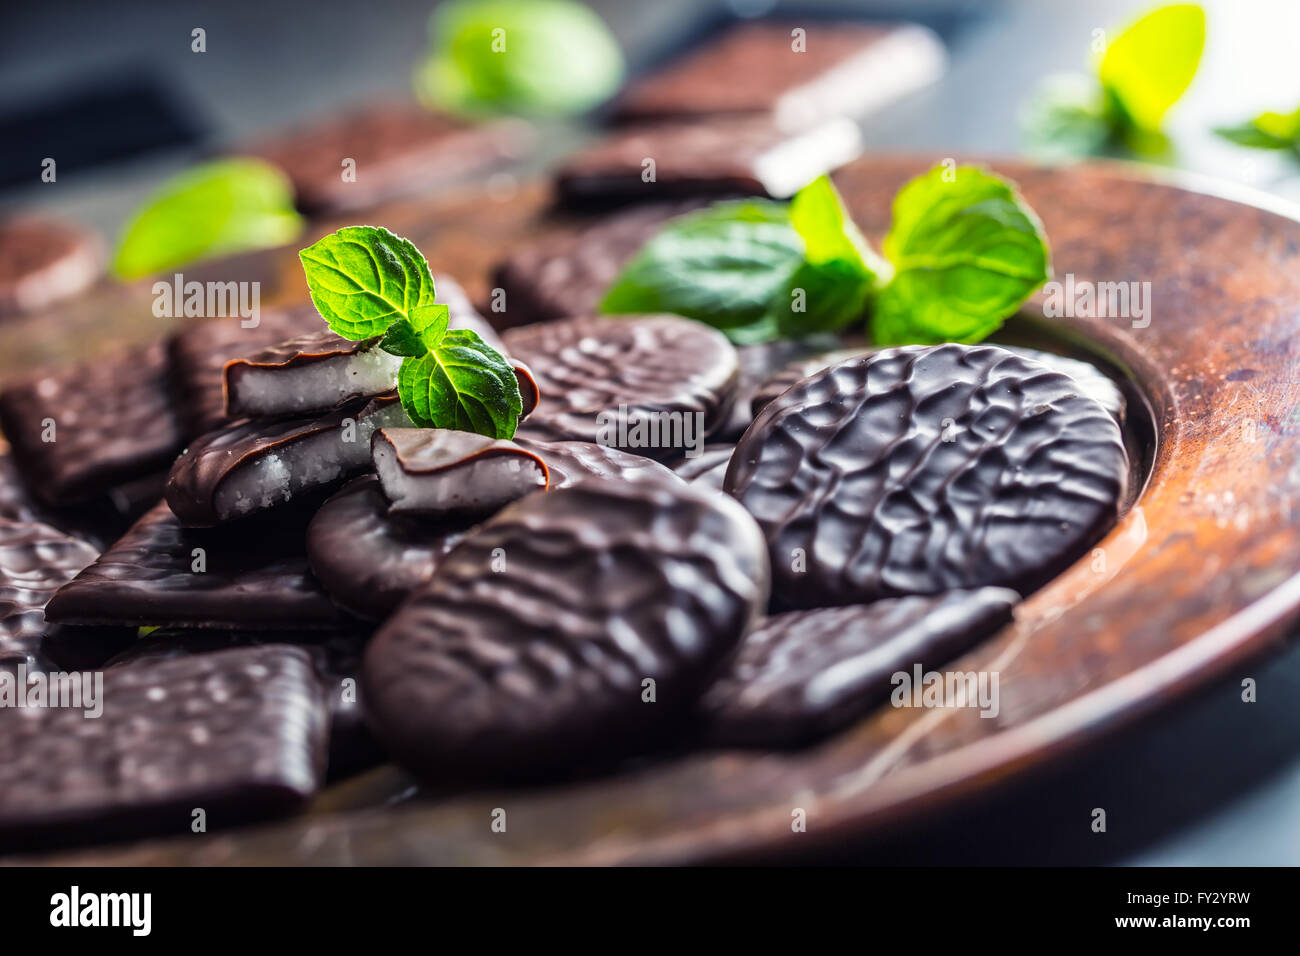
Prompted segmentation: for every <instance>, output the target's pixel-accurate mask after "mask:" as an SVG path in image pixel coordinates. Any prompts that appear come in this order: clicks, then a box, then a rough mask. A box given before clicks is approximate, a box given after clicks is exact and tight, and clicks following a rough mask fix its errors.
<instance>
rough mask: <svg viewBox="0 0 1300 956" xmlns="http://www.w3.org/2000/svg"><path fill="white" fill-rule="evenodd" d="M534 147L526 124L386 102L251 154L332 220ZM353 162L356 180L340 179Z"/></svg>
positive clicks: (298, 131) (315, 124)
mask: <svg viewBox="0 0 1300 956" xmlns="http://www.w3.org/2000/svg"><path fill="white" fill-rule="evenodd" d="M530 140H531V130H530V127H528V126H527V125H526V124H524V123H522V122H520V121H518V120H509V121H500V122H493V123H475V122H470V121H467V120H461V119H457V118H455V117H452V116H448V115H446V114H442V113H433V112H430V111H429V110H426V109H424V108H422V107H421V106H419V105H417V104H415V103H402V102H391V103H382V102H381V103H370V104H367V105H366V106H364V107H363V108H358V109H355V110H349V111H347V112H345V113H342V114H335V115H331V116H328V117H322V118H320V119H317V120H315V121H312V122H310V123H308V124H306V125H303V126H300V127H297V128H295V129H293V130H290V131H287V132H285V133H284V134H283V135H281V136H278V137H277V138H275V139H274V140H271V141H268V142H263V143H260V144H254V145H253V146H251V147H250V148H248V149H246V150H244V152H245V153H246V154H251V155H256V156H261V157H263V158H265V159H268V160H270V161H271V162H273V163H275V164H276V165H277V166H279V167H280V168H281V169H283V170H284V171H285V173H286V174H287V175H288V176H289V178H290V179H291V180H292V181H293V187H294V192H295V193H296V194H297V203H298V206H299V208H301V209H303V210H305V211H308V212H312V213H325V212H341V211H343V210H350V209H358V208H361V207H364V206H371V205H374V204H376V203H379V202H383V201H385V200H387V199H392V198H395V197H397V196H402V195H406V194H409V193H412V192H418V191H420V190H427V189H431V188H435V187H437V186H439V185H446V184H449V183H451V182H453V181H455V180H456V179H458V178H460V177H463V176H466V175H469V174H471V173H474V172H481V171H483V170H485V169H487V168H490V167H492V166H494V165H496V164H498V163H500V162H502V161H503V160H505V159H507V158H508V157H510V156H511V155H514V154H515V153H517V152H519V151H520V150H523V149H525V148H526V147H527V145H528V143H529V142H530ZM345 157H346V158H349V159H354V160H356V164H357V176H356V179H355V181H351V182H349V181H345V180H344V179H343V177H342V176H341V175H340V170H341V166H340V163H341V162H342V160H343V159H344V158H345Z"/></svg>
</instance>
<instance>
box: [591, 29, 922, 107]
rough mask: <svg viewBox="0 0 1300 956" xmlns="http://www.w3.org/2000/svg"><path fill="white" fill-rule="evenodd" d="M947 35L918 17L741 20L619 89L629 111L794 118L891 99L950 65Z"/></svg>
mask: <svg viewBox="0 0 1300 956" xmlns="http://www.w3.org/2000/svg"><path fill="white" fill-rule="evenodd" d="M943 64H944V53H943V46H942V44H940V42H939V40H938V39H937V38H936V37H935V36H934V34H933V33H931V32H930V31H929V30H926V29H925V28H923V27H919V26H914V25H911V24H902V25H896V26H894V25H891V26H882V25H871V24H864V23H852V22H833V21H819V20H800V21H798V22H790V23H782V22H774V21H758V22H750V23H739V24H737V25H735V26H733V27H731V28H730V29H729V30H728V31H727V32H726V33H724V34H723V35H722V36H720V37H716V38H712V39H710V40H708V41H706V42H705V43H704V44H703V45H701V46H700V47H699V48H697V49H695V50H692V51H690V52H688V53H686V54H685V55H683V56H681V57H679V58H677V59H676V60H674V61H672V62H670V63H668V64H667V65H665V66H664V67H662V68H661V69H659V70H656V71H654V72H653V73H651V74H649V75H648V76H646V77H643V78H642V79H640V80H637V81H635V82H633V83H632V84H631V85H630V86H629V88H628V90H627V91H626V92H625V93H624V94H623V96H622V97H620V99H619V102H618V104H617V107H616V110H615V115H616V117H617V118H618V119H621V120H641V121H644V120H655V119H670V118H675V119H692V118H703V117H714V116H718V115H723V114H756V113H762V114H770V115H772V116H774V117H775V118H776V119H777V120H778V121H779V122H781V123H782V124H784V125H786V126H789V127H794V126H800V125H814V124H817V123H820V122H822V121H824V120H825V119H826V118H828V117H833V116H856V115H861V114H864V113H867V112H868V111H870V110H872V109H876V108H878V107H881V106H884V105H885V104H887V103H889V102H891V101H893V100H895V99H897V98H898V97H900V96H903V95H905V94H906V93H909V92H911V91H912V90H914V89H917V88H919V87H921V86H923V85H925V84H926V83H929V82H931V81H933V80H934V79H936V78H937V77H938V76H939V75H940V74H941V73H942V72H943Z"/></svg>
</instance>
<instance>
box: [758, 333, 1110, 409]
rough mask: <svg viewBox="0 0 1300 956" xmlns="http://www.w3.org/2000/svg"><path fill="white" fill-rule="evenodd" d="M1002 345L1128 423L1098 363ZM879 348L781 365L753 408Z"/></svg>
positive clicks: (826, 354)
mask: <svg viewBox="0 0 1300 956" xmlns="http://www.w3.org/2000/svg"><path fill="white" fill-rule="evenodd" d="M1001 348H1004V349H1006V350H1007V351H1008V352H1014V353H1015V354H1016V355H1021V356H1024V357H1025V358H1028V359H1033V360H1034V361H1035V362H1038V363H1040V364H1041V365H1045V366H1047V367H1048V368H1050V369H1052V370H1053V371H1055V372H1061V373H1062V374H1064V375H1068V376H1070V378H1072V379H1074V381H1075V383H1076V384H1077V385H1078V386H1079V390H1080V394H1083V395H1087V396H1088V397H1089V398H1092V399H1096V400H1097V402H1098V403H1099V404H1100V405H1101V407H1102V408H1104V409H1106V411H1108V412H1110V414H1111V416H1112V417H1113V418H1114V419H1115V421H1117V422H1119V423H1120V424H1121V425H1123V424H1124V417H1125V414H1126V411H1127V404H1128V403H1127V402H1126V400H1125V398H1124V393H1123V392H1121V391H1120V389H1119V386H1118V385H1116V384H1115V383H1114V382H1113V381H1111V379H1110V377H1109V376H1108V375H1106V373H1105V372H1102V371H1101V370H1100V369H1099V368H1097V366H1095V365H1093V364H1091V363H1090V362H1085V361H1083V360H1081V359H1075V358H1069V357H1067V356H1064V355H1057V354H1056V353H1054V352H1042V351H1039V350H1038V349H1027V348H1021V347H1020V346H1016V345H1003V346H1001ZM873 351H876V350H875V349H870V348H866V347H863V348H856V349H837V350H834V351H830V352H824V353H822V354H820V355H812V356H808V357H807V358H802V359H797V360H795V361H793V362H791V363H790V364H789V365H786V366H785V367H784V368H782V369H780V370H779V371H778V372H776V373H775V374H774V375H772V376H771V377H770V378H768V379H767V380H766V381H765V382H763V383H762V384H761V385H760V386H759V387H758V388H757V389H756V390H755V391H754V395H753V397H752V398H751V399H750V411H751V412H752V413H753V414H754V415H757V414H758V413H759V412H761V411H762V410H763V408H764V406H765V405H767V403H768V402H770V401H771V400H772V399H774V398H776V397H777V396H778V395H780V394H781V393H782V392H784V391H785V390H786V389H787V388H789V387H790V386H791V385H793V384H795V383H796V382H800V381H802V380H803V379H805V378H807V377H808V376H809V375H812V374H814V373H815V372H820V371H821V370H822V369H824V368H829V367H830V366H832V365H838V364H839V363H840V362H845V361H848V360H849V359H851V358H855V357H857V356H859V355H866V354H869V353H870V352H873Z"/></svg>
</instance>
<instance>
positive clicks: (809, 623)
mask: <svg viewBox="0 0 1300 956" xmlns="http://www.w3.org/2000/svg"><path fill="white" fill-rule="evenodd" d="M1018 601H1019V595H1017V594H1016V592H1015V591H1011V590H1008V589H1006V588H980V589H978V590H975V591H945V592H943V593H942V594H935V595H913V596H910V597H903V598H886V599H885V600H883V601H877V602H875V603H874V604H865V605H850V606H849V607H831V608H818V609H816V610H812V611H789V612H787V613H785V614H778V615H776V616H774V617H770V618H768V619H767V620H766V621H764V622H763V623H762V624H760V625H759V626H758V627H756V628H755V629H754V630H753V631H751V632H750V633H749V634H748V635H746V637H745V640H744V642H743V643H742V644H741V645H740V650H739V651H737V653H736V655H735V656H734V657H733V658H732V659H731V660H730V662H729V663H728V664H727V667H726V669H725V670H724V671H723V673H722V674H721V676H719V677H718V679H717V680H716V681H715V682H714V683H713V684H712V685H711V686H710V687H709V689H708V690H707V691H705V693H704V696H703V698H701V700H700V712H701V714H702V715H703V718H704V720H705V722H706V723H707V725H708V737H709V740H710V741H711V742H712V743H715V744H720V745H724V746H733V745H736V746H758V747H792V746H800V745H803V744H807V743H810V742H811V741H813V740H816V739H817V738H819V737H824V736H826V735H827V734H830V733H833V732H835V731H837V730H839V729H841V728H843V727H845V726H847V725H848V724H850V723H852V722H853V721H855V720H857V719H858V718H859V717H861V716H862V715H863V714H865V713H867V712H868V711H870V710H871V709H872V708H873V707H874V706H876V705H877V704H879V703H880V702H881V701H883V700H884V699H885V698H887V697H888V696H889V694H890V691H891V689H892V687H893V683H892V678H893V675H894V674H896V673H898V672H899V671H904V672H906V673H907V674H908V675H909V676H910V675H911V674H912V672H913V668H914V667H916V666H918V665H919V666H920V667H921V668H922V670H923V671H926V670H931V669H933V668H935V667H938V666H940V665H942V664H944V663H945V662H946V661H949V660H951V659H952V658H954V657H957V656H958V655H959V654H961V653H962V652H963V651H965V650H966V649H967V648H969V647H971V646H973V645H975V644H976V643H978V642H979V641H980V640H982V639H983V638H984V637H986V636H987V635H989V634H991V633H992V632H993V631H995V630H997V629H998V628H1000V627H1001V626H1002V625H1004V624H1006V623H1007V622H1008V621H1010V620H1011V609H1012V608H1013V607H1014V606H1015V605H1016V603H1017V602H1018ZM970 703H971V705H974V704H975V703H976V702H975V701H974V700H972V701H970Z"/></svg>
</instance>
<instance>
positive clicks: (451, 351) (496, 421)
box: [397, 329, 523, 438]
mask: <svg viewBox="0 0 1300 956" xmlns="http://www.w3.org/2000/svg"><path fill="white" fill-rule="evenodd" d="M397 394H398V397H399V398H400V399H401V402H402V407H403V408H404V409H405V410H406V414H407V416H408V417H409V418H410V419H411V421H412V422H413V423H414V424H415V425H417V426H418V427H420V428H453V429H456V430H457V431H468V432H477V433H478V434H480V435H487V436H489V437H492V438H512V437H514V434H515V429H516V428H517V427H518V425H519V416H520V415H521V414H522V412H523V398H522V397H521V396H520V394H519V380H518V378H516V376H515V370H514V368H513V366H511V364H510V363H509V362H508V361H506V359H505V357H504V356H503V355H501V353H500V352H497V351H496V350H495V349H493V348H492V347H491V346H490V345H488V344H487V343H486V342H484V341H483V340H482V339H481V338H479V336H478V335H477V334H476V333H474V332H471V331H470V330H469V329H450V330H448V331H447V332H446V333H445V334H444V335H443V336H442V339H441V341H439V343H438V344H437V346H436V347H435V348H433V349H431V350H429V351H428V352H426V353H424V354H423V355H416V356H408V357H407V358H405V359H403V361H402V367H401V369H400V370H399V371H398V375H397Z"/></svg>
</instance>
